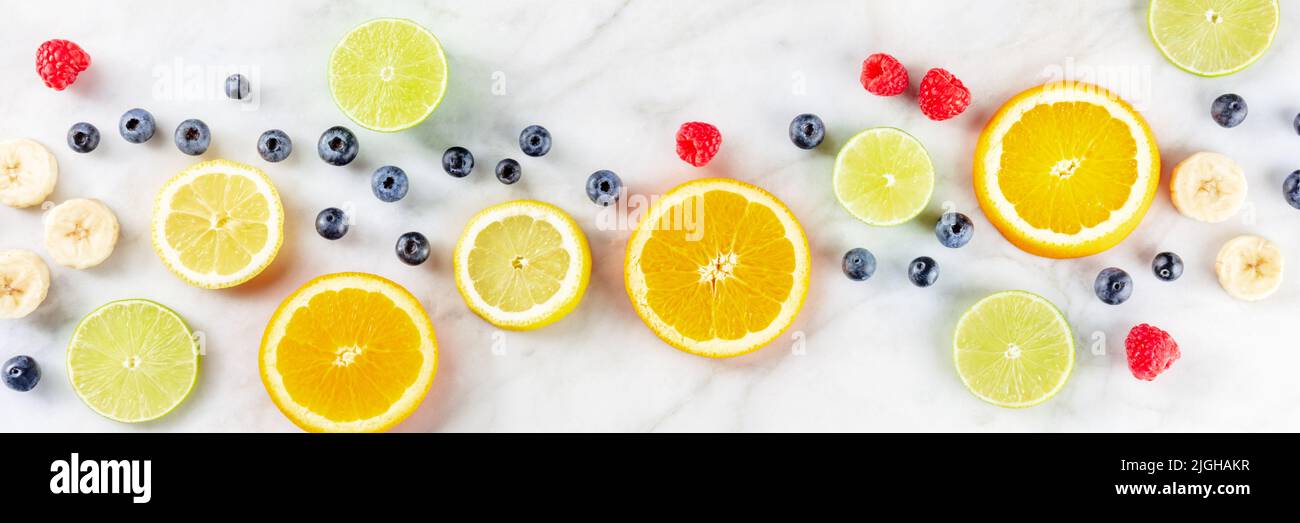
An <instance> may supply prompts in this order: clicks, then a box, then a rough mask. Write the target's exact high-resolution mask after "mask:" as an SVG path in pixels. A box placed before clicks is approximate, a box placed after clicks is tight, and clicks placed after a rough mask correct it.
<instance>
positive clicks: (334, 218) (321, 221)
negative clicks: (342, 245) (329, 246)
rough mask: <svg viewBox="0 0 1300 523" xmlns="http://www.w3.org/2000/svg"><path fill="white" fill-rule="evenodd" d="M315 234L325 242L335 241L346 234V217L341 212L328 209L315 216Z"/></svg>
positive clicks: (335, 208)
mask: <svg viewBox="0 0 1300 523" xmlns="http://www.w3.org/2000/svg"><path fill="white" fill-rule="evenodd" d="M316 232H317V233H318V234H320V236H321V238H325V239H326V240H337V239H339V238H342V237H343V235H345V234H347V233H348V220H347V216H346V215H344V214H343V210H342V209H339V208H337V207H330V208H328V209H325V210H323V211H321V212H320V214H317V215H316Z"/></svg>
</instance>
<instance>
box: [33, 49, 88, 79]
mask: <svg viewBox="0 0 1300 523" xmlns="http://www.w3.org/2000/svg"><path fill="white" fill-rule="evenodd" d="M87 67H90V55H88V54H86V52H85V51H83V50H82V49H81V47H80V46H78V45H77V44H74V43H72V42H70V41H68V40H49V41H47V42H45V43H43V44H41V46H40V47H39V48H37V49H36V74H38V75H40V77H41V79H42V80H45V85H46V86H47V87H50V88H53V89H54V90H55V91H62V90H64V89H65V88H67V87H68V86H69V85H72V82H75V81H77V74H78V73H80V72H82V71H85V70H86V68H87Z"/></svg>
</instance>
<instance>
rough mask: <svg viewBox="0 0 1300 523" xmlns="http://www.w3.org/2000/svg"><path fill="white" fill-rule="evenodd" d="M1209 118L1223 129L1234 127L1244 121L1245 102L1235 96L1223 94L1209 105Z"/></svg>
mask: <svg viewBox="0 0 1300 523" xmlns="http://www.w3.org/2000/svg"><path fill="white" fill-rule="evenodd" d="M1210 117H1211V118H1214V122H1215V123H1217V124H1219V125H1221V126H1223V127H1236V126H1238V125H1241V122H1243V121H1245V120H1246V100H1244V99H1242V98H1241V97H1240V96H1237V95H1235V94H1225V95H1223V96H1220V97H1218V98H1215V99H1214V103H1213V104H1211V105H1210Z"/></svg>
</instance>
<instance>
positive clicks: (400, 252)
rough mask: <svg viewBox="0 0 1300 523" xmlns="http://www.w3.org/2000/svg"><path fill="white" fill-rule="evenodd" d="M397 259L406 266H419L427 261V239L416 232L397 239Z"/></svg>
mask: <svg viewBox="0 0 1300 523" xmlns="http://www.w3.org/2000/svg"><path fill="white" fill-rule="evenodd" d="M397 258H398V259H400V260H402V263H405V264H407V265H419V264H421V263H424V260H427V259H429V239H428V238H425V237H424V235H423V234H420V233H418V232H408V233H406V234H403V235H402V236H401V237H400V238H398V239H397Z"/></svg>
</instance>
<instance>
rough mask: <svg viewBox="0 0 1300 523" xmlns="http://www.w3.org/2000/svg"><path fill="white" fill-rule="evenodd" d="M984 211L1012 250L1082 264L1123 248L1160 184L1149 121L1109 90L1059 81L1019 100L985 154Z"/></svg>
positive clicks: (988, 137)
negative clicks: (1081, 260) (1081, 259)
mask: <svg viewBox="0 0 1300 523" xmlns="http://www.w3.org/2000/svg"><path fill="white" fill-rule="evenodd" d="M973 171H974V188H975V196H976V197H977V199H978V200H979V203H980V208H981V209H983V210H984V214H985V215H986V216H988V218H989V221H990V222H993V225H994V226H995V227H997V229H998V231H999V232H1001V233H1002V235H1003V236H1004V237H1006V238H1007V240H1008V241H1010V242H1011V243H1013V244H1015V245H1016V246H1017V247H1020V248H1021V249H1022V250H1024V251H1026V252H1029V253H1031V254H1037V255H1039V256H1046V257H1050V258H1076V257H1080V256H1088V255H1092V254H1097V253H1099V252H1102V251H1105V250H1106V249H1109V248H1111V247H1114V246H1115V245H1116V244H1118V243H1119V242H1121V241H1123V240H1124V238H1126V237H1127V236H1128V235H1129V233H1131V232H1133V229H1134V228H1136V227H1137V226H1138V223H1140V222H1141V221H1142V217H1143V216H1146V212H1147V209H1148V208H1150V207H1151V201H1152V200H1153V199H1155V195H1156V189H1157V187H1158V186H1159V184H1160V151H1159V149H1158V148H1157V147H1156V140H1155V137H1154V136H1153V135H1152V134H1151V129H1150V127H1148V126H1147V123H1146V120H1143V119H1142V116H1141V115H1139V114H1138V113H1137V111H1134V110H1133V108H1132V107H1130V106H1129V105H1128V104H1127V103H1124V101H1123V100H1121V99H1119V98H1118V97H1116V96H1115V95H1114V94H1111V92H1110V91H1107V90H1106V89H1103V88H1101V87H1099V86H1096V85H1092V84H1087V83H1082V82H1054V83H1049V84H1044V85H1040V86H1038V87H1034V88H1032V89H1029V90H1027V91H1025V92H1023V93H1020V94H1019V95H1016V96H1015V97H1013V98H1012V99H1011V100H1008V101H1007V103H1005V104H1003V106H1002V108H1001V109H999V110H998V112H997V113H996V114H994V115H993V118H991V119H990V120H989V122H988V124H987V125H986V126H985V127H984V131H983V132H982V133H981V134H980V138H979V142H977V143H976V146H975V159H974V169H973Z"/></svg>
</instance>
